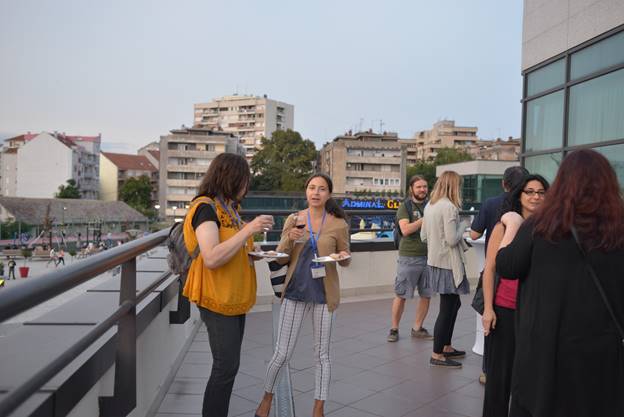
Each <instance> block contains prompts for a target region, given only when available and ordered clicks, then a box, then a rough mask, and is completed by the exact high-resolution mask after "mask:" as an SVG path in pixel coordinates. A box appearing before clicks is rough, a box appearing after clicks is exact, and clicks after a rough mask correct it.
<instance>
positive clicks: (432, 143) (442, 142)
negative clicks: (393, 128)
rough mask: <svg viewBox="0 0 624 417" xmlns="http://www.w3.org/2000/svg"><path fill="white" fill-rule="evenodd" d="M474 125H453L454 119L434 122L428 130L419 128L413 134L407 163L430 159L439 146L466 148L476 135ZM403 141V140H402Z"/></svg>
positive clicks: (475, 139) (476, 138) (472, 142)
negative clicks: (412, 142)
mask: <svg viewBox="0 0 624 417" xmlns="http://www.w3.org/2000/svg"><path fill="white" fill-rule="evenodd" d="M477 130H478V128H476V127H469V126H455V121H454V120H441V121H439V122H437V123H434V125H433V127H432V128H431V129H429V130H421V131H419V132H416V133H415V134H414V138H413V140H414V141H415V142H416V144H415V145H414V144H411V146H409V145H408V146H409V153H408V157H407V161H408V164H410V165H411V164H414V163H416V162H417V161H422V160H425V161H431V160H433V159H434V158H435V157H436V155H437V151H438V149H440V148H466V147H468V146H471V145H474V144H475V143H476V142H477V141H478V140H479V138H478V137H477ZM404 143H405V141H404Z"/></svg>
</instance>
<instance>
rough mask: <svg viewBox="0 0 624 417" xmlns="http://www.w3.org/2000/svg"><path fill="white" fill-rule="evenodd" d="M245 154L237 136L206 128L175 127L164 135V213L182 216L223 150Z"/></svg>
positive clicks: (161, 181)
mask: <svg viewBox="0 0 624 417" xmlns="http://www.w3.org/2000/svg"><path fill="white" fill-rule="evenodd" d="M224 152H229V153H237V154H239V155H245V149H244V148H243V146H242V145H241V144H240V143H239V139H238V137H237V136H235V135H233V134H231V133H224V132H217V131H213V130H211V129H203V128H182V129H175V130H172V131H171V132H170V134H168V135H164V136H161V137H160V168H159V176H160V179H159V205H160V216H161V217H181V216H183V215H184V214H186V208H187V207H188V204H189V203H190V202H191V200H192V199H193V197H194V196H195V195H196V194H197V187H198V186H199V183H200V181H201V179H202V177H203V176H204V174H205V173H206V171H207V170H208V166H209V165H210V162H212V160H213V159H214V158H215V157H216V156H217V155H219V154H221V153H224Z"/></svg>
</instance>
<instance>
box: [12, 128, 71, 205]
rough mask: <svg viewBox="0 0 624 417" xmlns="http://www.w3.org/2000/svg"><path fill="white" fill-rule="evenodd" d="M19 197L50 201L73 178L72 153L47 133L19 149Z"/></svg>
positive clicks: (17, 193)
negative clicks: (48, 199) (60, 187)
mask: <svg viewBox="0 0 624 417" xmlns="http://www.w3.org/2000/svg"><path fill="white" fill-rule="evenodd" d="M17 165H18V166H19V169H18V171H17V192H16V195H17V196H19V197H38V198H50V197H54V194H55V193H57V192H58V187H59V186H60V185H65V184H66V183H67V180H68V179H70V178H74V176H73V152H72V150H71V149H70V148H68V147H67V146H65V145H64V144H62V143H61V142H59V141H58V140H57V139H55V138H53V137H52V136H50V135H49V134H47V133H42V134H40V135H39V136H37V137H36V138H35V139H33V140H31V141H29V142H27V143H26V144H24V146H22V147H21V148H19V149H18V150H17Z"/></svg>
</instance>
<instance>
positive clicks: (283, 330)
mask: <svg viewBox="0 0 624 417" xmlns="http://www.w3.org/2000/svg"><path fill="white" fill-rule="evenodd" d="M309 311H311V312H312V327H313V333H314V357H315V358H316V381H315V384H314V385H315V389H314V398H315V399H317V400H326V399H327V394H328V392H329V379H330V376H331V362H330V359H329V342H330V339H331V328H332V321H333V316H334V315H333V313H330V312H329V310H328V309H327V304H314V303H306V302H303V301H293V300H289V299H287V298H285V299H284V301H283V302H282V307H281V309H280V319H279V330H278V333H277V343H276V346H275V352H274V353H273V357H272V358H271V361H270V362H269V366H268V369H267V375H266V380H265V382H264V390H265V391H266V392H274V389H275V385H276V383H277V377H278V375H279V372H280V370H281V369H282V368H283V367H284V365H286V364H287V363H288V361H290V358H291V356H292V354H293V351H294V350H295V345H296V344H297V336H298V335H299V331H300V330H301V326H302V325H303V320H304V318H305V315H306V314H307V313H308V312H309Z"/></svg>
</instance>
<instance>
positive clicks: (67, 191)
mask: <svg viewBox="0 0 624 417" xmlns="http://www.w3.org/2000/svg"><path fill="white" fill-rule="evenodd" d="M54 196H55V197H56V198H80V197H81V195H80V188H79V187H78V186H77V185H76V180H74V179H73V178H70V179H68V180H67V185H59V187H58V193H56V194H55V195H54Z"/></svg>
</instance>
